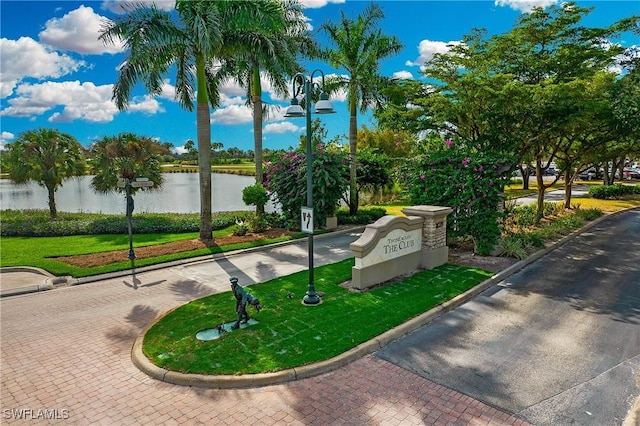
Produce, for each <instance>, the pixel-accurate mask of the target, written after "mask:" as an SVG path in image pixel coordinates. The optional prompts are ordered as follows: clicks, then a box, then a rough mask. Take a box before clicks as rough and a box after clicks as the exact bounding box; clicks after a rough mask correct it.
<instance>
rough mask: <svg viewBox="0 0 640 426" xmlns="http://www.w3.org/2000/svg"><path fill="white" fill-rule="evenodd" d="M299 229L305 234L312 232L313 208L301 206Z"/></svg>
mask: <svg viewBox="0 0 640 426" xmlns="http://www.w3.org/2000/svg"><path fill="white" fill-rule="evenodd" d="M300 229H301V230H302V232H306V233H307V234H313V208H312V207H302V209H301V210H300Z"/></svg>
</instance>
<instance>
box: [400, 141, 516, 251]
mask: <svg viewBox="0 0 640 426" xmlns="http://www.w3.org/2000/svg"><path fill="white" fill-rule="evenodd" d="M503 164H508V162H505V159H504V157H501V156H498V155H496V154H493V153H490V152H473V151H471V150H468V149H466V148H465V147H464V146H462V145H460V144H457V143H454V142H453V141H451V140H447V141H446V142H445V143H444V144H443V145H442V146H441V147H440V148H439V149H437V150H436V151H434V152H430V153H429V154H428V155H424V156H421V157H418V158H415V159H413V160H412V161H409V162H408V163H406V164H405V165H404V166H403V167H402V168H401V169H399V170H398V171H397V172H398V181H399V182H401V183H402V184H403V185H404V188H405V191H406V193H407V194H408V196H409V200H410V202H411V203H412V204H415V205H420V204H425V205H437V206H446V207H451V208H452V209H453V213H452V214H451V215H450V216H449V217H448V219H447V232H448V236H449V238H454V239H455V238H458V237H465V236H470V237H472V238H473V240H474V242H475V247H476V251H477V252H478V253H480V254H488V253H490V252H491V251H492V250H493V248H494V246H495V244H496V242H497V239H498V238H499V237H500V224H499V222H498V220H499V219H500V218H501V213H500V211H499V210H498V206H499V203H501V202H502V196H501V193H502V190H503V189H504V185H505V184H506V183H507V182H508V180H509V179H508V177H507V176H506V174H505V173H504V171H505V167H503V166H502V165H503Z"/></svg>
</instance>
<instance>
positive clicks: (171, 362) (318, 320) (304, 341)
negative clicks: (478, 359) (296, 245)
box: [143, 259, 492, 374]
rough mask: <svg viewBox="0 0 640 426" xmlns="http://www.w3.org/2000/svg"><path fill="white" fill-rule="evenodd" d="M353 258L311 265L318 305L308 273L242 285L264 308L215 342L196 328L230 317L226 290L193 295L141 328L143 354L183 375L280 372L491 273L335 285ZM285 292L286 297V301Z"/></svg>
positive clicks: (451, 270)
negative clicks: (309, 292) (366, 286)
mask: <svg viewBox="0 0 640 426" xmlns="http://www.w3.org/2000/svg"><path fill="white" fill-rule="evenodd" d="M353 264H354V260H353V259H348V260H345V261H342V262H339V263H335V264H332V265H326V266H322V267H319V268H316V269H315V277H316V289H317V291H319V292H324V293H325V295H324V297H323V303H321V304H320V305H316V306H305V305H303V304H302V303H301V299H302V297H303V296H304V294H305V291H306V289H307V286H308V273H307V271H302V272H299V273H296V274H292V275H289V276H286V277H281V278H277V279H274V280H271V281H268V282H265V283H260V284H255V285H253V286H251V287H248V291H249V292H250V293H251V294H253V295H254V296H256V297H258V298H259V299H260V302H261V303H262V304H263V305H264V309H263V310H261V311H260V312H255V311H254V310H253V308H251V307H248V312H249V314H250V315H251V316H252V318H255V319H256V320H257V321H258V322H259V323H258V324H256V325H252V326H250V327H248V328H245V329H242V330H239V331H234V332H232V333H227V334H224V335H223V336H221V337H220V338H219V339H217V340H212V341H207V342H203V341H200V340H197V339H196V338H195V335H196V333H197V332H198V331H201V330H203V329H207V328H213V327H215V326H217V325H219V324H221V323H224V322H229V321H233V320H235V299H234V297H233V295H232V294H231V292H225V293H221V294H216V295H213V296H209V297H206V298H203V299H199V300H195V301H192V302H190V303H187V304H186V305H183V306H181V307H179V308H178V309H176V310H174V311H172V312H171V313H169V314H167V315H166V316H165V317H163V318H162V319H160V321H158V322H157V323H156V324H155V325H153V326H152V327H151V329H150V330H149V331H148V332H147V333H146V335H145V338H144V342H143V352H144V354H145V355H146V356H147V357H148V358H149V359H150V360H151V361H152V362H153V363H154V364H156V365H157V366H159V367H162V368H166V369H168V370H172V371H179V372H183V373H201V374H251V373H261V372H272V371H280V370H284V369H287V368H292V367H296V366H301V365H305V364H310V363H314V362H318V361H322V360H326V359H329V358H332V357H334V356H336V355H339V354H341V353H344V352H345V351H347V350H349V349H351V348H353V347H355V346H357V345H359V344H360V343H363V342H365V341H368V340H370V339H372V338H373V337H375V336H377V335H379V334H381V333H383V332H385V331H387V330H389V329H391V328H393V327H395V326H397V325H400V324H402V323H404V322H406V321H407V320H409V319H411V318H413V317H415V316H417V315H420V314H422V313H424V312H426V311H428V310H429V309H431V308H432V307H434V306H437V305H440V304H442V303H443V302H445V301H447V300H450V299H452V298H453V297H455V296H457V295H459V294H461V293H463V292H465V291H466V290H468V289H470V288H472V287H474V286H475V285H477V284H479V283H480V282H482V281H484V280H485V279H487V278H489V277H490V276H491V275H492V274H491V273H489V272H486V271H482V270H479V269H473V268H467V267H462V266H457V265H449V264H447V265H443V266H440V267H438V268H435V269H433V270H429V271H421V272H418V273H416V274H415V275H413V276H411V277H409V278H404V279H402V280H401V281H398V282H396V283H394V284H391V285H387V286H383V287H378V288H376V289H373V290H371V291H369V292H365V293H356V292H351V291H348V290H347V289H345V288H343V287H341V286H340V285H339V283H341V282H344V281H346V280H349V279H351V268H352V266H353ZM289 293H292V294H293V297H292V298H288V297H287V295H288V294H289Z"/></svg>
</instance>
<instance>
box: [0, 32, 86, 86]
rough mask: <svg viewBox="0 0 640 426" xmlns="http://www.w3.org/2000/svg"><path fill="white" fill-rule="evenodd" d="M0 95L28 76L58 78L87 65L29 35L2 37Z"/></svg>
mask: <svg viewBox="0 0 640 426" xmlns="http://www.w3.org/2000/svg"><path fill="white" fill-rule="evenodd" d="M0 51H2V55H0V69H2V73H0V95H1V96H2V98H6V97H7V96H10V95H11V94H12V93H13V90H14V88H15V87H16V86H17V85H18V84H19V83H20V82H21V81H22V80H23V79H25V78H35V79H45V78H49V77H52V78H58V77H62V76H64V75H67V74H70V73H72V72H75V71H77V70H78V69H79V68H81V67H83V66H85V65H86V64H85V63H84V61H76V60H74V59H73V58H71V57H69V56H67V55H61V54H59V53H57V52H52V51H50V50H49V49H47V48H46V47H44V46H43V45H41V44H40V43H38V42H36V41H35V40H33V39H32V38H29V37H20V38H19V39H18V40H9V39H6V38H2V39H0Z"/></svg>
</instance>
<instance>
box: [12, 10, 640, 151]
mask: <svg viewBox="0 0 640 426" xmlns="http://www.w3.org/2000/svg"><path fill="white" fill-rule="evenodd" d="M119 3H120V2H119V1H117V0H106V1H84V2H77V1H29V0H27V1H11V0H1V1H0V9H1V10H0V15H1V16H0V17H1V25H0V36H1V37H0V38H1V41H0V60H1V64H0V70H1V73H0V94H1V101H0V146H4V144H6V143H10V142H11V141H12V140H15V139H16V138H17V137H18V136H19V134H20V133H21V132H23V131H26V130H32V129H37V128H39V127H45V128H55V129H58V130H60V131H61V132H65V133H69V134H71V135H72V136H74V137H75V138H76V139H77V140H78V141H80V143H82V144H83V145H85V146H89V145H90V144H91V143H92V142H94V141H95V140H97V139H99V138H101V137H103V136H113V135H117V134H119V133H121V132H134V133H137V134H140V135H144V136H149V137H153V138H157V139H158V140H159V141H160V142H161V143H164V142H170V143H172V144H173V145H174V146H176V147H177V148H178V150H179V149H180V148H181V147H182V146H184V144H185V142H186V141H187V140H188V139H193V140H194V141H195V140H196V117H195V112H188V111H184V110H182V109H181V108H180V107H179V105H178V104H177V103H176V102H175V101H174V100H173V98H172V94H173V84H174V81H172V78H173V77H172V76H171V75H168V76H167V81H166V86H165V90H164V93H163V95H162V96H159V97H156V98H151V97H149V96H148V95H146V93H145V92H144V90H143V89H142V88H140V90H137V91H136V92H135V93H134V96H133V98H132V100H131V104H130V108H129V109H128V110H127V111H118V109H117V108H116V106H115V104H114V103H113V102H112V101H111V94H112V87H113V83H114V82H115V81H116V78H117V71H116V69H117V67H118V65H119V64H120V63H121V62H122V61H123V59H124V57H125V55H124V53H123V52H122V51H121V50H120V49H118V48H117V47H116V46H104V45H103V44H102V43H101V42H99V41H98V40H97V36H98V34H99V31H100V28H101V22H103V21H104V19H113V18H114V17H116V16H117V13H118V10H119ZM158 3H160V4H161V6H164V7H168V8H170V7H171V5H172V4H173V2H172V1H169V2H166V1H163V2H158ZM302 3H303V5H304V6H305V9H304V12H305V16H306V17H307V18H308V23H309V25H310V27H312V28H313V30H314V31H315V30H317V29H318V27H319V26H320V25H321V24H322V23H323V22H325V21H328V20H329V21H334V22H337V21H338V19H339V17H340V11H341V10H342V11H344V12H345V13H346V14H347V16H349V17H355V16H357V14H358V13H359V12H360V11H361V10H362V9H364V8H365V7H366V6H367V5H368V4H369V2H368V1H360V0H358V1H352V0H346V1H345V0H303V2H302ZM554 3H556V2H555V1H554V0H491V1H419V0H412V1H380V2H378V4H380V5H381V6H382V8H383V11H384V14H385V19H384V20H383V21H381V28H382V29H383V32H384V33H385V34H387V35H394V36H396V37H398V38H399V39H400V41H401V42H402V44H403V45H404V48H403V49H402V51H401V52H400V53H399V54H398V55H396V56H394V57H392V58H389V59H387V60H385V61H384V62H383V63H382V66H381V71H382V73H383V74H384V75H387V76H396V77H401V78H414V79H419V78H421V76H420V73H419V72H420V66H421V65H422V64H424V62H425V61H427V60H428V59H429V58H430V57H431V55H433V53H434V52H442V51H444V49H446V44H447V43H449V42H452V41H458V40H460V39H461V38H462V36H463V35H465V34H468V33H469V32H470V31H471V29H472V28H474V27H475V28H485V29H486V30H487V31H488V32H489V34H497V33H503V32H506V31H508V30H509V29H510V28H512V27H513V25H514V23H515V21H516V19H517V18H518V16H519V15H520V14H521V13H526V12H527V11H528V10H530V8H531V7H532V6H534V5H539V6H548V5H550V4H554ZM578 4H579V5H581V6H592V7H594V10H593V11H592V13H591V14H590V15H589V16H588V17H587V19H586V20H585V21H584V24H585V25H589V26H597V27H603V26H608V25H610V24H612V23H613V22H615V21H617V20H619V19H621V18H624V17H628V16H630V15H632V14H640V1H638V0H633V1H631V0H628V1H608V0H607V1H595V2H594V1H591V2H586V1H585V2H583V1H579V2H578ZM318 37H319V38H318V40H320V41H321V42H322V37H321V35H318ZM614 41H615V42H618V43H621V44H623V45H624V46H631V45H640V38H639V37H638V36H633V35H624V36H623V37H622V38H621V39H619V40H614ZM315 68H320V69H322V71H324V73H325V74H327V75H329V74H332V73H338V74H339V73H341V72H343V71H344V70H336V69H331V68H330V67H329V66H327V65H326V64H309V71H311V70H313V69H315ZM263 87H264V88H265V93H264V95H263V99H264V100H265V101H267V102H271V103H275V104H279V105H282V106H283V107H286V106H287V105H288V104H289V100H288V99H272V98H271V96H270V95H271V94H270V93H269V92H268V85H266V84H265V86H263ZM243 95H244V93H243V90H241V89H240V88H239V87H237V86H235V85H233V84H229V85H227V86H226V87H225V88H224V90H223V92H222V97H221V101H222V103H221V107H220V108H218V109H216V110H214V111H212V114H211V121H212V126H211V137H212V142H221V143H222V144H223V146H224V148H230V147H238V148H240V149H243V150H252V149H253V132H252V124H251V111H250V110H249V109H248V108H247V107H246V106H245V105H244V103H245V98H244V97H243ZM332 101H333V103H334V107H335V108H336V110H337V113H336V114H332V115H322V116H319V117H320V118H321V120H322V121H323V123H324V124H325V126H326V128H327V130H328V132H329V137H333V136H336V135H338V136H345V139H343V143H346V134H347V132H348V125H349V116H348V113H347V111H346V105H345V102H344V98H336V99H332ZM283 113H284V108H282V109H281V111H280V113H279V114H274V115H273V116H272V117H271V118H270V119H269V120H268V121H266V122H265V123H264V125H263V133H264V134H263V147H264V148H270V149H280V148H288V147H290V146H297V144H298V141H299V136H300V135H301V134H303V133H304V126H305V124H304V119H284V118H283V117H282V114H283ZM362 124H369V125H370V126H371V124H370V122H369V117H368V116H367V115H365V116H363V117H361V118H360V120H359V125H362Z"/></svg>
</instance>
